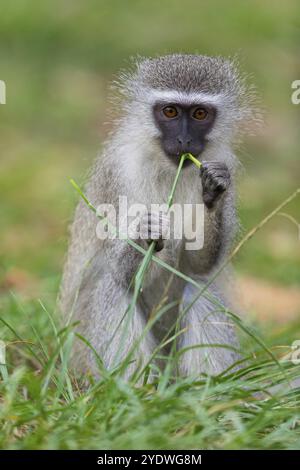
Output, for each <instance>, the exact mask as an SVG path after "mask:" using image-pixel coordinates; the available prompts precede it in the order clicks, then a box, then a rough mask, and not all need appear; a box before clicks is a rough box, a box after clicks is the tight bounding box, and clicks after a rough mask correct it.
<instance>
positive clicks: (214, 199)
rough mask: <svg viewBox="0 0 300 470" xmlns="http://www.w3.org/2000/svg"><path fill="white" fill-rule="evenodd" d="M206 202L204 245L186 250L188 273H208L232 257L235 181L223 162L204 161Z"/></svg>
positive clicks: (184, 258) (203, 175) (203, 185)
mask: <svg viewBox="0 0 300 470" xmlns="http://www.w3.org/2000/svg"><path fill="white" fill-rule="evenodd" d="M200 178H201V184H202V200H203V203H204V244H203V247H202V248H201V249H200V250H197V251H195V250H191V251H188V250H184V253H183V264H184V266H186V267H185V269H186V272H188V271H189V272H190V273H191V274H207V273H209V272H210V271H212V270H213V269H215V268H217V266H218V264H219V263H220V261H221V260H222V259H223V258H224V256H225V255H226V254H228V252H229V250H230V247H231V244H232V240H233V238H234V235H235V230H236V226H237V220H236V210H235V189H234V178H233V175H231V170H230V169H229V168H228V167H227V165H226V164H225V163H223V162H214V161H213V162H203V164H202V167H201V169H200Z"/></svg>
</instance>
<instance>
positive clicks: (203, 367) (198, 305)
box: [178, 282, 240, 376]
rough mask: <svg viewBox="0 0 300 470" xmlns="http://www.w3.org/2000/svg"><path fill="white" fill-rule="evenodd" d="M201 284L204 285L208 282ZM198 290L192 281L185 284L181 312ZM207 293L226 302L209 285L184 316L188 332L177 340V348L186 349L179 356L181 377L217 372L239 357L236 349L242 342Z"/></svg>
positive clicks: (229, 320) (184, 326) (226, 317)
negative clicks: (191, 283)
mask: <svg viewBox="0 0 300 470" xmlns="http://www.w3.org/2000/svg"><path fill="white" fill-rule="evenodd" d="M199 284H202V286H203V287H204V286H205V282H200V283H199ZM198 291H199V290H198V289H197V288H195V287H194V286H191V285H190V284H187V285H186V286H185V288H184V292H183V300H182V308H181V312H183V310H184V309H185V308H186V307H187V306H188V305H190V304H191V302H192V300H193V299H194V298H195V297H196V295H197V292H198ZM205 294H207V295H208V296H211V298H212V299H213V298H214V299H217V300H219V301H220V302H221V303H222V305H224V300H223V299H222V296H221V295H220V293H219V292H218V291H217V289H216V288H215V287H214V288H213V287H212V286H210V287H209V288H208V289H207V290H206V291H205V293H204V294H203V295H202V296H201V297H199V299H197V300H196V301H195V303H194V304H193V305H192V307H190V308H189V309H188V310H187V312H186V313H185V314H184V315H183V318H182V319H181V325H180V327H181V329H185V331H184V332H183V333H182V334H181V335H180V336H179V340H178V351H180V350H183V349H186V351H182V355H180V356H179V364H178V368H179V374H180V375H182V376H198V375H199V374H201V373H205V374H207V375H218V374H220V373H221V372H223V371H224V370H226V369H227V368H228V367H230V366H231V365H232V364H234V363H235V362H236V361H238V360H239V359H240V356H239V354H238V353H237V352H236V349H238V347H239V343H238V339H237V337H236V333H235V329H234V325H233V323H232V321H231V319H230V318H229V317H228V316H227V315H226V314H225V313H224V309H223V311H222V307H220V306H218V305H216V304H215V303H214V302H213V300H209V299H208V298H207V297H205V296H204V295H205ZM197 345H198V346H197ZM205 345H207V347H205ZM210 345H211V346H210ZM213 345H216V346H213ZM217 345H218V346H217ZM222 345H224V347H222ZM203 346H204V347H203Z"/></svg>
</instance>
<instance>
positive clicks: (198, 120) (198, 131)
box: [153, 103, 216, 157]
mask: <svg viewBox="0 0 300 470" xmlns="http://www.w3.org/2000/svg"><path fill="white" fill-rule="evenodd" d="M153 113H154V119H155V122H156V124H157V126H158V128H159V130H160V131H161V145H162V147H163V150H164V151H165V153H166V154H167V155H168V156H170V157H178V156H180V155H182V154H183V153H188V152H189V153H192V154H193V155H194V156H195V157H198V156H199V155H200V154H201V153H202V152H203V150H204V148H205V144H206V142H207V134H208V133H209V131H210V130H211V129H212V127H213V124H214V121H215V118H216V109H215V108H214V107H212V106H211V105H210V106H208V105H201V104H199V105H193V106H190V105H182V104H176V103H170V104H166V103H156V104H155V105H154V107H153Z"/></svg>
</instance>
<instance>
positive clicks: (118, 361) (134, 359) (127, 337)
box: [75, 273, 156, 379]
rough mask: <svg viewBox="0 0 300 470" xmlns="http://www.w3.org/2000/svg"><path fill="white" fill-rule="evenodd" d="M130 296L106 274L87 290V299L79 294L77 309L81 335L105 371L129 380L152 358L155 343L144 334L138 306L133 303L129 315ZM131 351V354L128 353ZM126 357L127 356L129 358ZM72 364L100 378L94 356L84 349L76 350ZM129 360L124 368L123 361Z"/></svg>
mask: <svg viewBox="0 0 300 470" xmlns="http://www.w3.org/2000/svg"><path fill="white" fill-rule="evenodd" d="M131 301H132V294H131V293H130V292H129V290H128V289H126V288H125V287H124V286H122V285H121V284H120V283H117V282H116V280H115V279H114V277H113V276H112V275H111V273H105V274H103V275H102V276H101V278H100V280H99V279H98V280H97V282H96V283H95V284H94V286H93V288H92V289H91V290H90V292H89V295H88V298H85V299H84V296H83V295H82V296H81V295H80V293H79V298H78V301H77V308H78V310H79V312H81V315H80V314H79V315H77V317H79V320H80V316H82V312H84V318H83V319H82V320H83V321H82V322H81V324H80V325H79V329H80V330H81V331H80V332H81V334H82V335H83V336H85V337H86V338H88V339H89V341H90V343H91V345H92V346H93V348H94V349H95V350H96V351H97V353H98V354H99V356H100V358H101V360H102V361H103V364H104V367H105V368H106V369H107V370H108V371H112V370H114V369H115V368H117V369H118V368H119V367H120V369H121V375H122V377H123V378H125V379H129V378H130V377H131V376H132V374H133V373H134V371H135V370H136V369H137V368H138V367H143V366H144V365H145V364H146V363H147V361H148V360H149V359H150V358H151V355H152V353H153V351H154V349H155V346H156V343H155V340H154V338H153V335H152V332H151V331H148V332H145V331H144V330H145V327H146V321H145V316H144V313H143V311H142V309H141V307H140V306H139V305H138V304H136V306H135V308H134V311H131V312H130V313H129V312H128V306H129V304H130V302H131ZM131 350H132V354H131V353H130V351H131ZM128 354H129V356H128ZM76 355H77V359H76V357H75V362H78V363H79V364H83V363H84V364H85V365H84V370H85V371H87V370H89V371H90V372H92V374H93V375H95V376H99V375H101V374H100V373H99V370H98V367H97V364H96V360H95V354H94V353H93V351H92V350H90V349H87V348H85V352H82V349H81V351H80V352H79V351H77V354H76ZM127 357H128V363H127V365H126V367H124V368H123V369H122V362H123V361H124V360H125V358H127Z"/></svg>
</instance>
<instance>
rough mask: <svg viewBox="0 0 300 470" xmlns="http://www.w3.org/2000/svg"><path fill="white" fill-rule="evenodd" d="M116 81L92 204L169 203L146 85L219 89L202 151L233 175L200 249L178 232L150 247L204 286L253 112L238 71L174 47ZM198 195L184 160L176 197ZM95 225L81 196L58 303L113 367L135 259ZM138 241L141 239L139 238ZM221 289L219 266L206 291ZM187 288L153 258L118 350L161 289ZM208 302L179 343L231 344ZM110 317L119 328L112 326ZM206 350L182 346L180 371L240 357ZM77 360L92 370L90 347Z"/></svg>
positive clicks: (227, 224)
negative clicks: (117, 109)
mask: <svg viewBox="0 0 300 470" xmlns="http://www.w3.org/2000/svg"><path fill="white" fill-rule="evenodd" d="M119 87H120V89H121V91H122V93H123V95H124V97H125V100H124V102H123V104H122V109H123V113H122V116H121V117H120V118H119V119H118V120H117V122H116V125H115V130H114V132H113V133H112V134H111V136H110V138H109V140H108V141H107V143H106V145H105V148H104V151H103V154H102V155H101V156H99V158H97V160H96V162H95V165H94V166H93V168H92V171H91V176H90V179H89V182H88V184H87V186H86V193H87V196H88V198H89V199H90V200H91V202H92V203H93V204H94V205H95V206H98V205H99V204H101V203H110V204H114V205H115V206H117V203H118V196H119V195H126V196H127V197H128V202H129V204H132V203H137V202H139V203H142V204H145V205H146V206H147V207H148V209H149V210H150V204H151V203H158V204H161V203H164V202H166V201H167V197H168V194H169V191H170V188H171V185H172V182H173V180H174V176H175V172H176V166H175V165H173V164H171V163H170V160H169V159H168V158H167V156H166V155H165V154H164V153H163V151H162V150H161V148H160V145H159V141H158V132H157V129H156V128H155V125H154V122H153V116H152V112H151V107H150V106H149V103H148V102H147V100H146V99H145V95H146V94H147V93H148V94H149V92H151V90H157V89H159V90H162V91H163V90H181V91H184V92H185V93H188V92H205V93H209V94H213V95H214V94H220V93H222V96H223V99H224V101H223V102H222V103H220V104H219V106H220V108H222V109H221V110H220V113H222V114H221V115H222V119H219V120H218V119H217V122H216V124H215V126H214V129H213V130H212V132H211V133H210V135H209V142H208V145H207V148H206V150H205V151H204V154H203V155H202V156H201V159H203V160H205V161H206V162H207V165H208V166H209V164H212V162H218V164H221V165H222V166H223V168H224V165H225V166H226V171H227V169H228V172H229V173H230V184H229V187H227V186H226V187H225V188H224V192H223V194H222V195H221V196H220V195H218V198H217V200H216V203H215V204H213V206H212V207H211V208H209V209H206V210H205V243H204V247H203V249H202V250H200V251H199V252H193V251H185V250H184V249H183V243H184V240H183V241H178V240H166V241H165V242H164V243H165V246H164V249H163V250H162V251H160V252H159V253H158V254H157V256H159V257H160V258H161V259H163V260H164V261H166V262H168V263H169V264H171V265H173V266H175V267H176V268H178V269H180V270H181V271H183V272H184V273H185V274H187V275H189V276H191V277H193V278H194V279H196V280H197V281H198V282H200V283H202V284H204V283H205V282H206V280H207V279H208V278H209V277H210V276H211V275H212V274H213V273H214V272H215V270H216V269H217V268H218V266H219V265H220V263H221V262H222V260H224V257H225V256H226V255H227V254H228V251H229V249H230V247H231V244H232V240H233V238H234V236H235V233H236V229H237V225H238V224H237V219H236V211H235V189H234V185H235V181H234V180H235V173H236V168H237V160H236V158H235V156H234V154H233V151H232V144H233V142H234V141H235V138H236V135H237V133H238V132H239V131H240V123H241V120H242V118H245V116H246V117H247V119H248V118H249V116H250V115H251V116H252V117H253V116H254V114H253V112H252V111H251V108H250V106H248V107H247V102H248V104H249V103H250V102H251V101H252V92H251V91H250V93H249V96H248V97H247V91H246V86H245V82H244V80H243V79H240V78H239V75H238V72H237V70H236V67H235V65H234V64H232V63H231V62H230V61H228V60H225V59H222V58H212V57H205V56H192V55H178V54H175V55H170V56H166V57H161V58H158V59H146V60H142V61H140V62H138V63H137V65H136V69H135V71H134V72H133V73H132V74H129V75H126V76H124V75H123V78H122V80H121V84H119ZM247 100H248V101H247ZM214 184H215V182H213V185H214ZM203 189H204V188H203ZM201 201H202V185H201V178H200V177H199V172H198V171H197V170H196V168H195V167H194V166H193V165H191V166H189V167H187V168H185V169H184V171H183V174H182V175H181V178H180V180H179V184H178V188H177V190H176V194H175V200H174V202H177V203H180V204H183V203H185V202H189V203H192V202H193V203H199V202H201ZM154 218H155V217H154ZM141 220H146V222H145V224H146V223H147V221H148V217H145V216H144V217H142V219H141ZM97 223H98V220H97V219H96V217H95V215H94V213H92V212H91V211H90V209H89V208H87V207H86V205H85V204H84V203H83V202H79V204H78V207H77V209H76V212H75V218H74V222H73V225H72V228H71V241H70V246H69V252H68V257H67V261H66V265H65V269H64V275H63V281H62V287H61V295H60V305H61V309H62V311H63V314H64V316H65V318H66V319H69V318H70V315H72V321H73V320H75V321H76V320H79V321H80V325H79V327H78V328H79V331H80V333H81V334H82V335H84V336H85V337H86V338H87V339H88V340H89V341H90V342H91V344H92V345H93V347H94V348H95V349H96V350H97V352H98V353H99V354H100V356H101V357H102V359H103V361H104V364H105V366H106V367H107V368H111V367H112V366H113V365H114V358H115V355H116V352H117V351H118V350H119V347H120V341H121V338H122V331H123V329H124V325H125V320H123V322H122V317H123V315H124V312H125V310H126V307H127V305H128V304H129V302H130V298H131V291H130V290H128V287H129V283H130V280H131V278H132V276H133V274H134V273H135V271H136V269H137V268H138V266H139V263H140V261H141V259H142V257H141V255H140V254H139V253H137V252H136V251H135V250H134V249H133V248H131V247H129V246H128V245H127V244H126V243H125V242H124V241H121V240H105V241H101V240H99V239H98V238H97V237H96V224H97ZM144 229H146V227H144ZM157 236H160V233H158V234H157ZM140 243H141V244H142V245H143V246H145V247H146V246H147V244H145V242H144V241H142V240H141V241H140ZM227 290H228V289H227V284H226V273H225V274H224V273H223V274H222V276H220V277H218V278H217V280H216V281H215V283H214V285H213V286H211V287H210V288H209V289H208V293H209V294H211V295H212V296H214V297H217V298H218V299H219V300H220V301H221V302H222V303H223V304H224V305H226V306H228V305H229V304H230V302H229V300H228V297H227ZM194 293H195V289H194V288H191V287H190V286H189V285H185V283H184V282H183V281H182V280H180V279H178V278H176V277H173V278H170V275H169V273H167V272H166V271H164V270H163V269H161V268H159V267H158V266H157V265H155V264H154V263H153V265H152V266H151V268H150V271H149V272H148V275H147V279H146V283H145V287H144V289H143V292H142V293H141V295H140V299H139V302H138V305H137V307H136V311H135V313H134V316H133V318H132V320H131V324H130V326H129V333H130V334H129V335H127V341H126V344H124V347H123V350H122V352H121V356H120V357H121V358H122V357H124V355H125V354H126V352H128V351H129V349H130V348H131V346H132V345H133V344H134V342H135V341H136V340H138V338H139V337H140V335H141V333H142V331H143V328H144V327H145V325H146V323H147V320H148V318H149V315H150V314H151V312H153V309H155V306H156V305H157V304H159V302H161V299H162V298H163V297H164V298H165V301H167V302H171V301H173V300H178V301H180V300H182V303H181V309H182V308H184V307H185V306H186V305H187V303H188V302H190V300H191V298H192V296H193V294H194ZM215 310H216V307H215V306H214V304H213V303H212V302H210V301H208V300H207V299H206V298H204V296H202V297H200V298H199V299H198V300H197V301H196V303H195V304H194V305H193V307H192V308H191V309H190V310H189V311H188V313H187V315H186V316H185V317H184V318H183V320H182V322H181V323H182V327H183V328H186V331H185V332H184V333H182V335H181V337H180V339H179V342H178V347H179V348H186V347H190V346H193V345H195V344H196V343H198V342H201V343H203V342H205V344H213V343H220V344H227V343H229V346H230V345H234V346H236V345H237V344H238V343H237V340H236V337H235V333H234V328H233V326H232V325H231V324H230V322H229V321H228V318H227V317H225V315H224V313H220V312H219V313H218V312H215ZM177 314H178V310H176V309H175V310H174V309H173V310H172V311H169V312H167V314H166V315H164V317H163V318H162V319H161V320H160V321H159V322H158V323H157V324H156V325H155V326H154V328H153V329H152V330H151V331H150V332H149V333H148V334H147V335H146V337H145V338H144V339H143V340H142V342H141V344H140V345H139V348H138V349H137V350H136V353H135V355H134V360H135V362H134V363H133V364H132V365H131V366H130V368H129V369H128V370H127V371H126V372H125V375H126V376H127V377H128V376H129V375H130V373H131V372H132V370H134V368H135V367H136V365H137V363H145V362H146V361H147V360H148V359H149V358H150V356H151V353H152V352H153V349H154V348H155V346H156V345H158V344H159V342H160V341H161V339H162V337H163V336H164V335H165V333H166V331H167V330H168V329H169V328H170V326H172V325H173V324H174V321H175V320H176V317H177ZM117 325H119V328H118V329H117V330H116V326H117ZM203 351H204V349H203V348H200V349H191V350H190V351H189V352H186V353H185V354H183V355H182V356H181V360H180V364H179V371H180V373H181V374H183V375H186V374H187V375H188V374H195V373H196V374H199V373H202V372H204V373H209V374H215V373H219V372H221V371H222V370H224V369H226V368H227V367H229V366H230V365H231V364H232V363H233V362H234V361H236V360H237V358H238V356H237V354H236V353H234V352H232V351H231V350H229V349H226V348H224V349H223V348H221V349H220V348H217V347H215V348H208V349H207V350H206V351H207V352H208V353H209V356H208V357H209V359H208V361H205V360H204V359H203V358H204V356H203ZM74 364H75V366H76V367H77V368H78V370H80V371H82V372H86V371H87V370H90V371H92V373H94V374H97V368H96V366H95V361H94V359H93V355H92V353H91V352H90V351H89V350H88V348H86V347H82V346H80V345H79V344H78V345H77V348H76V349H75V355H74Z"/></svg>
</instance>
